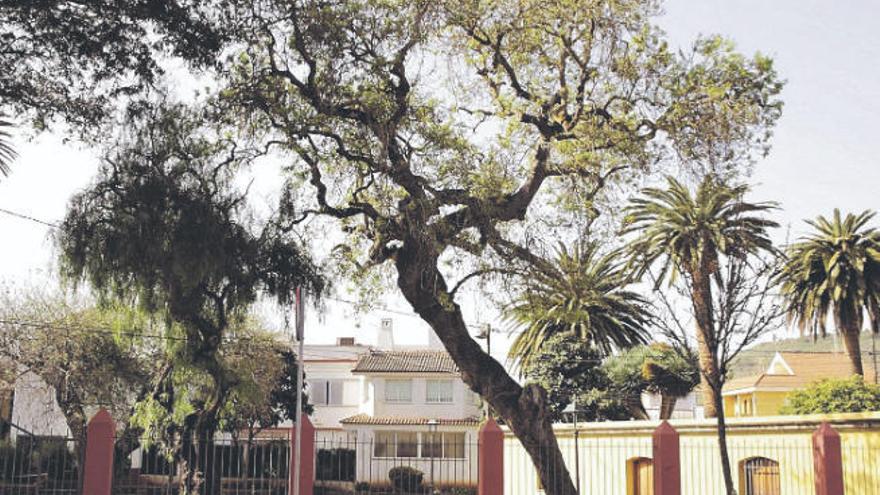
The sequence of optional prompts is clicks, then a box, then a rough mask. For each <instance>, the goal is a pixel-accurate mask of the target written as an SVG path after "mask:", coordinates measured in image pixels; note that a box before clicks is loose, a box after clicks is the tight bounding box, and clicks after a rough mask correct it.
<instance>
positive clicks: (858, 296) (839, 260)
mask: <svg viewBox="0 0 880 495" xmlns="http://www.w3.org/2000/svg"><path fill="white" fill-rule="evenodd" d="M873 218H874V213H873V212H869V211H864V212H862V213H860V214H858V215H853V214H847V215H846V217H844V218H842V217H841V214H840V211H839V210H836V209H835V210H834V216H833V217H832V218H831V219H828V218H826V217H824V216H819V217H818V218H816V219H815V220H813V221H808V222H807V223H809V225H810V226H812V227H813V229H814V231H815V232H814V233H812V234H810V235H808V236H805V237H803V238H801V239H799V240H798V242H796V243H794V244H792V245H791V246H790V247H788V248H787V249H786V260H785V262H784V264H783V266H782V269H781V271H780V274H779V277H780V279H781V280H782V294H783V296H784V297H785V299H786V301H787V311H788V314H789V317H790V318H791V319H792V320H795V321H796V322H797V324H798V326H799V327H800V328H801V329H802V330H810V332H811V333H817V332H818V333H821V335H822V336H825V334H826V328H825V322H826V321H827V319H828V317H829V316H832V315H833V316H834V320H835V322H836V325H837V327H838V328H837V330H838V331H839V332H848V331H854V332H856V333H858V332H860V331H861V328H862V322H863V318H864V316H863V315H864V314H865V313H867V315H868V317H869V318H870V323H871V329H872V330H873V331H874V332H875V333H876V332H878V331H880V231H877V230H876V229H875V228H873V227H869V226H868V223H869V222H870V221H871V220H872V219H873Z"/></svg>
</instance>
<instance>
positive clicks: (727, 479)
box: [713, 386, 736, 495]
mask: <svg viewBox="0 0 880 495" xmlns="http://www.w3.org/2000/svg"><path fill="white" fill-rule="evenodd" d="M715 392H716V393H714V394H713V396H714V397H715V409H716V411H717V413H718V414H717V416H716V418H717V422H716V430H717V433H718V451H719V452H720V454H721V474H722V475H723V477H724V490H725V492H726V493H727V495H736V487H734V485H733V474H732V473H731V471H730V455H729V453H728V452H727V421H726V419H725V416H724V403H723V402H722V401H723V399H722V397H721V386H718V387H717V389H716V390H715Z"/></svg>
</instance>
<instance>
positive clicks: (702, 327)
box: [691, 255, 720, 418]
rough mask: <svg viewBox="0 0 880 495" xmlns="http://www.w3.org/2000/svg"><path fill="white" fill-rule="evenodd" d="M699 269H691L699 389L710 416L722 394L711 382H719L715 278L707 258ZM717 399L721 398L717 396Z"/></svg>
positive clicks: (704, 407)
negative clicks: (714, 295)
mask: <svg viewBox="0 0 880 495" xmlns="http://www.w3.org/2000/svg"><path fill="white" fill-rule="evenodd" d="M707 257H708V256H707V255H703V259H704V260H706V259H707ZM702 265H703V266H701V267H700V269H699V270H694V271H693V272H692V273H691V280H692V282H693V294H692V298H693V301H692V302H693V305H694V317H695V318H694V319H695V320H696V323H697V332H696V333H697V351H698V354H699V361H700V389H701V393H702V395H703V411H704V414H705V416H706V417H707V418H714V417H716V416H717V415H718V406H717V404H718V403H720V397H716V395H717V394H716V393H715V390H714V388H713V387H712V382H716V383H717V381H718V380H717V379H718V363H717V362H716V360H715V355H716V352H717V347H718V346H717V343H716V342H715V335H714V329H715V318H714V314H713V311H712V280H711V278H710V272H709V267H708V261H704V262H703V263H702ZM716 399H718V400H716Z"/></svg>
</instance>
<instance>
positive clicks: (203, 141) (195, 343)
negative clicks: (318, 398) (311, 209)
mask: <svg viewBox="0 0 880 495" xmlns="http://www.w3.org/2000/svg"><path fill="white" fill-rule="evenodd" d="M202 120H204V115H203V114H201V113H200V112H198V111H194V110H191V109H188V108H185V107H181V106H174V105H172V106H165V105H160V106H158V107H150V108H148V109H147V110H145V112H144V114H143V115H142V116H141V117H139V118H138V119H137V120H135V121H132V122H130V124H131V127H130V128H128V129H126V131H125V132H124V134H123V136H121V137H120V139H119V141H117V142H116V143H115V144H114V145H113V146H112V147H111V148H110V149H109V150H108V151H107V153H106V155H105V157H104V162H103V165H102V168H101V171H100V173H99V176H98V178H97V180H96V182H95V183H94V184H92V185H91V186H90V187H88V188H87V189H86V190H85V191H82V192H81V193H79V194H78V195H76V196H75V197H74V198H73V200H72V201H71V204H70V209H69V211H68V213H67V216H66V217H65V219H64V222H63V223H62V225H61V228H60V229H59V232H58V236H57V240H58V244H59V247H60V251H61V257H62V259H61V261H62V263H61V266H62V273H63V274H64V275H65V276H66V277H67V278H68V279H70V280H72V281H74V282H80V281H86V282H88V284H89V286H90V287H91V288H92V289H93V290H94V291H95V292H96V294H97V295H98V296H99V297H100V299H101V300H102V301H123V302H129V303H133V304H137V305H138V306H139V307H141V308H142V309H143V310H145V311H147V312H150V313H157V314H159V315H161V317H162V318H163V321H165V322H167V325H168V328H167V333H168V336H169V338H170V339H172V341H173V342H176V345H172V346H170V348H169V350H170V359H169V360H168V362H167V364H166V365H165V368H164V370H163V371H162V372H161V373H160V374H159V376H158V377H157V379H156V381H155V387H154V391H153V392H152V393H150V394H148V395H147V396H146V397H144V398H143V399H142V400H141V401H140V403H139V405H138V407H139V410H138V412H139V414H138V417H139V418H141V420H142V426H144V427H149V426H150V425H159V426H161V430H160V433H161V434H163V435H168V436H170V437H172V438H174V439H175V440H176V442H177V444H176V445H175V449H176V450H177V451H179V452H189V451H191V449H194V451H195V452H196V454H195V456H194V457H193V458H192V459H183V460H182V462H183V464H181V466H180V469H181V473H182V474H183V475H184V476H182V480H183V481H182V483H183V484H184V486H183V489H184V491H185V492H187V493H189V492H191V491H195V490H197V489H198V485H199V477H198V476H197V470H198V467H199V466H200V465H201V464H200V463H203V462H209V460H208V459H206V458H205V457H204V456H209V455H212V454H213V453H214V449H213V448H211V446H210V442H211V441H212V438H213V434H214V432H215V431H217V428H218V418H219V414H220V411H221V410H222V408H223V407H224V405H225V404H226V402H227V398H228V396H229V393H230V392H231V391H232V390H233V388H234V387H235V386H236V385H237V384H238V383H239V379H238V378H239V377H238V375H237V374H236V373H235V370H233V369H231V368H230V367H229V366H227V365H226V364H225V361H224V359H223V352H222V351H223V347H224V344H225V343H226V342H227V338H228V336H229V335H228V332H229V331H231V330H233V329H234V328H236V326H239V325H242V324H244V323H245V321H246V318H247V311H248V309H249V308H250V307H251V305H252V304H253V303H254V302H255V301H256V300H257V298H258V296H261V295H264V296H266V297H270V298H273V299H274V300H275V301H276V302H277V303H278V304H282V305H286V306H289V305H290V303H291V301H292V298H293V295H294V289H295V288H297V287H302V288H303V289H304V290H305V291H307V292H309V293H311V294H313V295H315V296H316V297H318V296H320V295H321V293H322V291H323V289H324V285H325V282H324V279H323V277H322V276H321V275H320V274H319V273H318V268H317V266H316V265H315V264H314V263H313V262H312V260H311V258H310V257H309V256H308V255H307V254H306V253H305V252H304V251H303V249H302V247H301V243H300V241H299V240H298V239H297V238H295V237H294V236H293V235H292V233H291V232H290V229H289V228H288V227H287V226H286V225H284V224H282V223H279V222H275V221H269V222H267V223H265V224H263V225H256V224H255V223H254V222H253V221H252V220H251V218H250V215H249V214H248V211H247V209H246V206H247V204H246V196H245V192H244V191H240V190H238V189H237V188H236V187H235V184H234V183H233V179H234V177H235V174H234V173H235V171H236V170H237V169H238V168H239V167H242V166H244V165H246V164H247V163H249V162H250V161H252V160H254V159H255V158H256V157H258V156H259V154H260V153H259V152H258V151H257V150H243V149H239V147H238V143H237V142H235V141H233V140H231V139H230V138H228V137H226V136H225V135H220V134H217V131H218V130H217V129H207V128H203V127H201V124H200V122H201V121H202ZM181 403H184V404H187V407H186V408H184V410H183V412H180V411H179V408H177V407H176V406H177V405H179V404H181ZM194 439H198V442H195V443H194ZM202 444H204V448H203V446H202ZM189 460H191V461H192V463H191V464H187V461H189ZM214 474H215V475H217V476H219V473H214ZM204 481H205V483H206V484H207V486H206V487H205V490H206V491H207V492H212V491H213V490H214V489H217V488H218V487H215V486H213V485H211V483H214V482H219V480H217V479H212V478H210V477H209V478H207V479H205V480H204Z"/></svg>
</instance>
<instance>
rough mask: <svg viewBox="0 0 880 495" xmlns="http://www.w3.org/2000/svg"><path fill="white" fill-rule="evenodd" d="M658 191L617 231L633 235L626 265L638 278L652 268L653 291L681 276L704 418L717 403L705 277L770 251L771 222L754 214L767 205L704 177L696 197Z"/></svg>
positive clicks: (671, 183)
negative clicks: (730, 261)
mask: <svg viewBox="0 0 880 495" xmlns="http://www.w3.org/2000/svg"><path fill="white" fill-rule="evenodd" d="M666 182H667V184H666V186H667V187H666V188H664V189H660V188H647V189H644V190H643V191H642V197H640V198H636V199H634V200H632V202H631V204H630V205H629V206H628V207H627V209H626V217H625V219H624V229H623V231H624V233H625V234H629V233H633V234H636V237H635V239H633V240H632V242H631V243H630V244H629V246H628V251H629V254H630V262H631V263H632V265H633V267H634V268H636V270H637V273H639V274H640V275H644V274H645V273H646V272H648V270H649V269H650V268H651V267H653V266H654V265H656V264H659V266H660V272H659V276H657V277H656V279H655V288H659V285H660V284H661V283H662V282H663V281H664V280H667V279H668V280H669V283H670V284H672V283H674V282H676V281H677V280H678V279H679V278H681V277H684V278H685V280H686V281H687V283H688V284H689V293H690V296H691V303H692V305H693V311H694V317H695V318H694V319H695V320H696V327H697V328H696V337H697V350H698V355H699V362H700V369H701V371H702V373H701V381H702V393H703V403H704V408H705V413H706V416H707V417H715V416H716V415H717V412H718V409H719V404H720V403H721V401H720V397H719V394H720V392H721V391H720V383H721V380H720V378H721V377H720V376H719V370H718V362H717V351H718V345H719V343H718V342H717V339H716V332H715V314H714V307H713V301H712V280H713V278H719V277H720V276H721V273H720V257H721V256H735V257H745V256H748V255H750V254H754V253H758V252H760V251H773V249H774V248H773V245H772V243H771V241H770V238H769V237H768V236H767V229H768V228H770V227H776V226H777V224H776V223H775V222H773V221H771V220H768V219H766V218H764V216H763V215H762V214H764V213H766V212H768V211H770V210H773V209H775V208H776V204H775V203H769V202H767V203H748V202H746V201H744V200H743V196H745V194H746V193H747V192H748V190H749V188H748V186H746V185H739V186H729V185H726V184H724V183H723V182H721V181H719V180H718V179H716V178H715V177H713V176H706V177H705V178H704V179H703V180H702V181H701V183H700V184H699V186H698V187H697V190H696V193H695V194H693V195H692V194H691V191H690V190H689V189H688V188H687V186H685V185H684V184H682V183H681V182H679V181H677V180H675V179H674V178H672V177H667V179H666Z"/></svg>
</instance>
